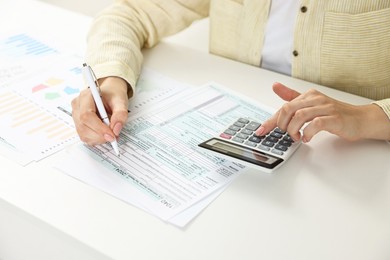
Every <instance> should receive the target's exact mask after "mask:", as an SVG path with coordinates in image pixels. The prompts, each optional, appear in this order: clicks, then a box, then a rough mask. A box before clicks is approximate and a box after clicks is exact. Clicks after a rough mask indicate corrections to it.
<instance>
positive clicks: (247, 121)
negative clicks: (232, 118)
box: [238, 118, 249, 124]
mask: <svg viewBox="0 0 390 260" xmlns="http://www.w3.org/2000/svg"><path fill="white" fill-rule="evenodd" d="M238 122H240V123H243V124H248V123H249V120H248V119H245V118H240V119H238Z"/></svg>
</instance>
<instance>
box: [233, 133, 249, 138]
mask: <svg viewBox="0 0 390 260" xmlns="http://www.w3.org/2000/svg"><path fill="white" fill-rule="evenodd" d="M236 136H237V137H239V138H242V139H247V138H248V137H249V135H246V134H242V133H238V134H237V135H236Z"/></svg>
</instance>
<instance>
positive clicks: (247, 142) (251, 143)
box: [245, 141, 257, 147]
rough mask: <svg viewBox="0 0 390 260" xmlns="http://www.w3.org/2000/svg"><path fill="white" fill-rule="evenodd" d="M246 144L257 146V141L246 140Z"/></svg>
mask: <svg viewBox="0 0 390 260" xmlns="http://www.w3.org/2000/svg"><path fill="white" fill-rule="evenodd" d="M245 144H246V145H249V146H252V147H256V146H257V143H254V142H251V141H246V142H245Z"/></svg>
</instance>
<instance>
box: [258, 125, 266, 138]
mask: <svg viewBox="0 0 390 260" xmlns="http://www.w3.org/2000/svg"><path fill="white" fill-rule="evenodd" d="M264 130H265V128H264V126H260V127H259V129H257V131H256V135H258V136H260V135H263V133H264Z"/></svg>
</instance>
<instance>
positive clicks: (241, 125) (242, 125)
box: [233, 121, 245, 128]
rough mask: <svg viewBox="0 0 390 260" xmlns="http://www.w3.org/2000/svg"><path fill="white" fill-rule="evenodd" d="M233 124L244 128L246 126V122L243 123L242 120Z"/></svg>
mask: <svg viewBox="0 0 390 260" xmlns="http://www.w3.org/2000/svg"><path fill="white" fill-rule="evenodd" d="M233 125H235V126H238V127H239V128H242V127H244V126H245V124H243V123H241V122H238V121H237V122H235V123H234V124H233Z"/></svg>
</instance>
